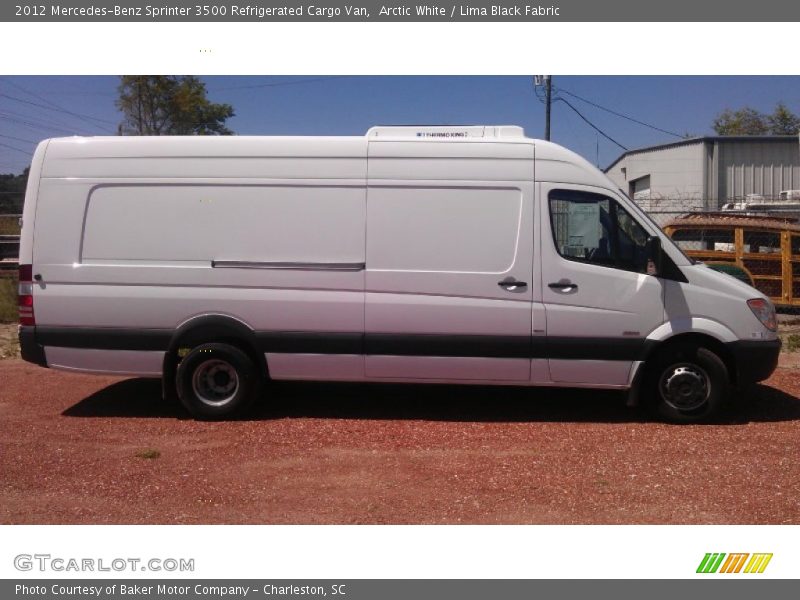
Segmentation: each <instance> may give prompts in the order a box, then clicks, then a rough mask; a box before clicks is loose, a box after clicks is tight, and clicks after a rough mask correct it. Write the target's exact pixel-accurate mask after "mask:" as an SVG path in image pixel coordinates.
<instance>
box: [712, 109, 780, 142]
mask: <svg viewBox="0 0 800 600" xmlns="http://www.w3.org/2000/svg"><path fill="white" fill-rule="evenodd" d="M712 127H713V128H714V131H715V132H716V133H717V135H766V134H767V133H768V132H769V124H768V123H767V119H766V117H765V116H764V115H763V114H762V113H760V112H758V111H757V110H756V109H754V108H750V107H749V106H745V107H744V108H740V109H739V110H737V111H732V110H731V109H729V108H726V109H725V110H724V111H722V113H720V114H719V115H718V116H717V118H716V119H714V123H713V124H712Z"/></svg>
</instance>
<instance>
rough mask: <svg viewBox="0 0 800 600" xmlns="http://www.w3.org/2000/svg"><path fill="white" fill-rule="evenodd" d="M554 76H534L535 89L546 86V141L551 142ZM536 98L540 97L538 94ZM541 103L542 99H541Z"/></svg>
mask: <svg viewBox="0 0 800 600" xmlns="http://www.w3.org/2000/svg"><path fill="white" fill-rule="evenodd" d="M552 78H553V77H552V75H534V76H533V87H534V91H536V88H540V87H542V86H544V139H546V140H547V141H548V142H549V141H550V106H551V105H552V104H553V84H552V81H551V80H552ZM536 97H537V98H538V97H539V94H538V92H536ZM539 101H541V98H539Z"/></svg>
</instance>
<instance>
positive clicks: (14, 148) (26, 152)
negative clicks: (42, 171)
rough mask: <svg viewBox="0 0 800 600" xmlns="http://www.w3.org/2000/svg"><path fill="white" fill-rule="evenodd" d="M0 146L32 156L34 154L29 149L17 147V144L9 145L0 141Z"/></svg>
mask: <svg viewBox="0 0 800 600" xmlns="http://www.w3.org/2000/svg"><path fill="white" fill-rule="evenodd" d="M0 146H3V147H4V148H10V149H11V150H16V151H17V152H22V153H23V154H27V155H28V156H31V155H32V154H33V153H32V152H28V151H27V150H22V149H21V148H16V147H15V146H9V145H8V144H4V143H3V142H0Z"/></svg>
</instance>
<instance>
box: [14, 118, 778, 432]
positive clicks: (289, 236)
mask: <svg viewBox="0 0 800 600" xmlns="http://www.w3.org/2000/svg"><path fill="white" fill-rule="evenodd" d="M19 292H20V296H19V304H20V320H21V327H20V341H21V346H22V355H23V358H25V359H26V360H28V361H30V362H33V363H36V364H39V365H42V366H47V367H51V368H54V369H64V370H69V371H81V372H90V373H103V374H110V373H113V374H120V375H135V376H140V377H159V378H163V387H164V393H165V394H166V395H168V396H169V395H173V394H177V396H178V397H179V398H180V399H181V401H182V402H183V404H184V405H185V406H186V408H187V409H188V410H189V411H190V412H191V413H192V414H193V415H195V416H196V417H198V418H222V417H226V416H229V415H233V414H235V413H238V412H240V411H242V410H243V409H245V408H246V407H247V406H248V404H249V403H250V402H251V401H252V400H253V399H254V398H255V397H256V396H258V395H259V394H261V393H262V392H263V389H264V388H263V384H264V383H265V382H266V381H268V380H269V379H305V380H340V381H379V382H389V381H391V382H442V383H476V384H502V385H525V386H568V387H587V388H611V389H619V390H628V391H629V402H630V403H632V404H635V403H636V402H637V401H639V400H641V401H642V402H645V403H647V404H649V405H650V406H651V407H652V408H653V409H654V411H655V413H656V414H657V415H659V416H660V417H661V418H664V419H668V420H672V421H678V422H694V421H700V420H705V419H708V418H710V417H712V416H713V415H715V414H716V413H717V412H718V411H719V409H720V408H721V407H722V406H723V404H724V402H725V399H726V397H727V396H728V393H729V389H730V388H731V387H732V386H744V385H747V384H751V383H753V382H756V381H760V380H763V379H765V378H766V377H768V376H769V375H770V374H771V373H772V371H773V370H774V369H775V366H776V363H777V359H778V352H779V349H780V341H779V339H778V337H777V335H776V331H775V330H776V320H775V312H774V308H773V306H772V304H771V302H770V301H769V299H768V298H766V297H765V296H764V295H763V294H762V293H760V292H758V291H757V290H755V289H753V288H752V287H750V286H748V285H746V284H744V283H742V282H740V281H737V280H736V279H734V278H733V277H730V276H728V275H725V274H722V273H717V272H715V271H713V270H711V269H709V268H707V267H705V266H703V265H702V264H698V263H695V262H694V261H692V260H691V259H689V258H687V257H686V256H685V255H684V254H683V253H682V252H681V251H680V250H679V249H678V248H677V247H676V246H675V244H674V243H673V242H672V241H671V240H670V239H669V238H668V237H667V236H666V235H664V233H663V232H662V231H661V230H660V229H659V228H658V227H657V226H656V225H655V224H654V223H653V222H652V221H651V220H650V219H649V218H648V217H647V216H646V215H645V214H644V213H643V212H642V211H641V210H640V209H639V207H637V206H636V204H634V203H633V202H632V201H631V200H630V199H629V198H627V197H626V196H625V195H624V194H623V193H621V192H620V191H619V190H618V189H617V188H616V186H615V185H614V184H613V183H612V182H611V181H610V180H609V179H608V178H607V177H606V176H605V175H604V174H603V173H601V172H600V171H599V170H598V169H596V168H595V167H593V166H592V165H590V164H589V163H588V162H587V161H585V160H584V159H582V158H580V157H579V156H577V155H576V154H574V153H572V152H570V151H568V150H566V149H564V148H562V147H560V146H557V145H555V144H552V143H549V142H543V141H540V140H533V139H529V138H526V137H525V136H524V133H523V131H522V130H521V129H520V128H518V127H512V126H501V127H489V126H470V127H375V128H373V129H370V130H369V132H368V133H367V135H366V136H364V137H98V138H83V137H75V138H63V139H51V140H46V141H44V142H42V143H41V144H39V146H38V148H37V149H36V153H35V155H34V158H33V164H32V166H31V171H30V179H29V182H28V188H27V193H26V199H25V208H24V214H23V226H22V238H21V249H20V279H19ZM267 395H268V392H267Z"/></svg>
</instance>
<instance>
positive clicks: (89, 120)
mask: <svg viewBox="0 0 800 600" xmlns="http://www.w3.org/2000/svg"><path fill="white" fill-rule="evenodd" d="M0 97H2V98H8V99H9V100H12V101H14V102H21V103H23V104H30V105H31V106H35V107H37V108H43V109H44V110H52V111H54V112H61V113H64V114H67V115H70V116H72V117H75V118H78V119H80V120H81V121H84V122H86V123H88V124H89V125H91V126H92V127H96V128H97V129H102V130H104V131H109V132H110V131H111V130H110V129H108V128H107V127H103V126H102V125H98V124H97V123H93V122H92V121H100V122H103V123H109V124H111V125H113V124H114V123H113V122H112V121H107V120H105V119H98V118H97V117H91V116H89V115H82V114H79V113H76V112H72V111H71V110H66V109H63V108H54V107H51V106H46V105H44V104H38V103H37V102H31V101H30V100H25V99H24V98H17V97H15V96H10V95H8V94H0Z"/></svg>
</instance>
